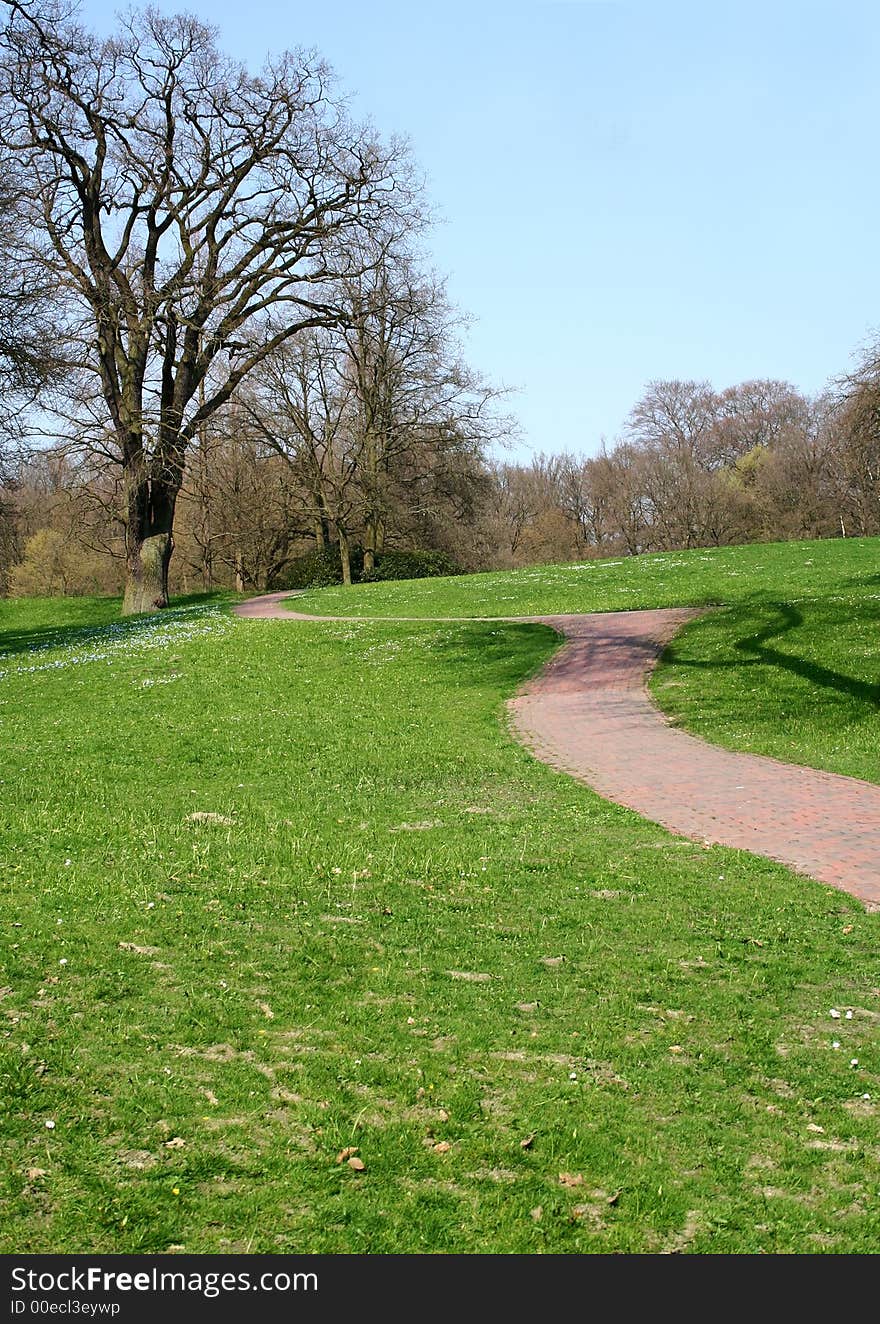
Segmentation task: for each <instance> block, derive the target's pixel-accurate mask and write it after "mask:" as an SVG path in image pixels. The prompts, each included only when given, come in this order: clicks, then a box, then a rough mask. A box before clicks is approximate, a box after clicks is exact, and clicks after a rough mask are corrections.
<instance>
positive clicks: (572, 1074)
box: [568, 1071, 578, 1080]
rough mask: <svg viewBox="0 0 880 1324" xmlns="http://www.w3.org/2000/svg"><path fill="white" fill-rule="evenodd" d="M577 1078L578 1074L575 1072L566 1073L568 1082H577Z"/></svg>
mask: <svg viewBox="0 0 880 1324" xmlns="http://www.w3.org/2000/svg"><path fill="white" fill-rule="evenodd" d="M577 1078H578V1073H577V1072H576V1071H569V1073H568V1079H569V1080H577Z"/></svg>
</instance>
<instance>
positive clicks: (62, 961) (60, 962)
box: [58, 956, 67, 965]
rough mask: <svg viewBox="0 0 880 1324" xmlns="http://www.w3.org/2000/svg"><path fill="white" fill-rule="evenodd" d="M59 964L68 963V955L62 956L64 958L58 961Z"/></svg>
mask: <svg viewBox="0 0 880 1324" xmlns="http://www.w3.org/2000/svg"><path fill="white" fill-rule="evenodd" d="M58 964H59V965H67V957H66V956H62V958H61V960H60V961H59V962H58Z"/></svg>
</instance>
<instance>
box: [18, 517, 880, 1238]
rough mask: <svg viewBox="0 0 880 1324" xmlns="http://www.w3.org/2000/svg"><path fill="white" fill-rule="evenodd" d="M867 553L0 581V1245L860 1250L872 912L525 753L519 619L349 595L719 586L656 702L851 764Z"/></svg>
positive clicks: (662, 592)
mask: <svg viewBox="0 0 880 1324" xmlns="http://www.w3.org/2000/svg"><path fill="white" fill-rule="evenodd" d="M878 565H880V541H877V540H875V541H871V540H862V541H856V540H853V541H847V542H843V541H839V542H829V543H800V544H790V545H787V546H782V545H780V546H772V547H766V546H764V547H746V548H730V549H723V550H720V551H710V552H692V553H675V554H670V555H668V556H665V557H661V556H656V557H654V556H652V557H643V558H635V559H633V560H628V561H619V562H615V563H609V562H604V563H602V562H590V563H586V564H585V565H575V566H559V567H540V568H537V569H534V570H529V571H518V572H514V573H512V574H509V575H481V576H469V577H467V578H462V579H449V580H443V581H416V582H409V583H403V584H397V585H370V586H363V587H362V588H357V589H353V590H348V591H345V592H343V591H341V590H324V591H322V592H321V593H314V594H310V595H308V596H307V597H306V598H303V599H300V600H299V601H298V603H297V606H300V607H302V608H303V609H305V610H308V611H315V612H346V613H349V614H351V616H352V617H353V619H351V620H348V621H338V622H330V623H296V622H287V621H251V622H247V621H240V620H237V619H235V618H234V617H232V616H231V615H230V614H229V601H228V599H226V598H224V597H223V596H222V595H218V596H215V597H213V598H211V597H209V598H202V599H189V600H186V601H185V602H183V603H181V604H180V605H178V606H175V607H174V608H172V609H171V610H169V611H168V612H166V613H163V614H162V615H161V617H159V618H155V617H143V618H131V619H128V620H126V621H119V620H118V619H117V612H118V603H113V602H108V601H106V600H77V601H70V600H60V599H56V600H52V601H51V602H45V601H4V602H2V603H0V738H2V749H3V766H2V771H0V864H2V869H0V886H2V906H0V916H2V920H0V934H2V969H0V1030H2V1036H0V1053H2V1059H0V1060H2V1072H3V1081H2V1091H0V1106H2V1117H0V1150H2V1158H3V1162H2V1164H0V1168H2V1176H0V1181H2V1188H0V1229H2V1230H0V1251H2V1252H5V1253H36V1252H48V1251H57V1252H69V1253H74V1252H95V1253H97V1252H118V1253H128V1252H135V1253H137V1252H159V1253H169V1252H172V1253H173V1252H174V1251H175V1250H185V1251H187V1252H192V1253H197V1252H207V1253H224V1252H229V1253H243V1252H247V1251H252V1252H265V1253H286V1252H303V1253H306V1252H341V1253H352V1254H360V1253H371V1254H389V1253H409V1252H419V1253H423V1252H430V1253H435V1252H436V1253H450V1252H452V1253H455V1252H464V1253H468V1252H519V1253H529V1254H534V1253H555V1254H560V1253H561V1254H580V1253H593V1252H597V1253H603V1252H604V1253H607V1252H637V1253H655V1252H669V1253H701V1252H702V1253H706V1252H721V1253H745V1252H754V1251H767V1252H771V1253H779V1252H801V1253H814V1252H828V1253H853V1252H860V1251H861V1252H868V1251H874V1250H876V1246H877V1244H878V1235H880V1213H878V1208H880V1206H878V1201H877V1189H878V1180H880V1137H878V1127H877V1100H878V1098H880V1028H878V1027H880V987H878V984H880V979H878V969H877V958H876V952H877V943H878V937H880V928H878V924H880V919H878V916H877V915H876V914H867V913H866V912H865V909H864V907H863V906H862V905H860V904H859V903H858V902H857V901H855V900H853V899H852V898H849V897H847V896H846V895H844V894H842V893H839V892H836V891H834V890H833V889H830V888H827V887H823V886H821V885H820V884H818V883H814V882H811V881H809V880H806V879H803V878H800V877H797V876H795V875H794V874H792V873H790V872H789V871H788V870H786V869H784V868H782V867H781V866H779V865H776V864H773V863H771V862H770V861H766V860H762V859H758V858H756V857H753V856H750V855H747V854H745V853H743V852H736V851H730V850H725V849H722V848H711V849H707V848H704V847H703V846H700V845H698V844H696V843H693V842H690V841H686V840H683V839H681V838H675V837H673V836H671V835H669V834H668V833H666V832H664V831H663V830H661V829H660V828H658V827H656V826H654V825H652V824H650V823H647V822H645V821H643V820H641V819H639V818H638V817H637V816H636V815H634V814H633V813H631V812H629V811H628V810H625V809H622V808H619V807H617V806H614V805H611V804H608V803H607V802H605V801H603V800H601V799H600V798H599V797H598V796H596V795H595V794H593V793H592V792H591V791H590V790H589V789H588V788H587V787H585V786H582V785H580V784H579V783H577V782H575V781H574V780H572V779H571V778H569V777H567V776H565V775H563V774H559V773H556V772H554V771H552V770H551V769H549V768H547V767H545V766H544V765H542V764H541V763H538V762H537V761H535V760H534V759H533V758H532V757H531V756H530V755H529V754H528V753H527V752H526V751H525V750H524V749H523V748H521V747H520V746H519V745H518V744H517V743H516V742H515V741H514V739H513V738H512V737H511V735H510V733H509V732H508V730H507V727H506V724H505V716H504V702H505V700H506V699H507V698H508V697H509V696H510V695H511V694H512V693H513V692H514V691H515V689H516V688H517V686H518V685H519V684H520V683H522V681H523V680H524V679H525V678H526V677H528V676H529V675H530V674H532V673H533V672H534V671H535V670H536V669H538V668H539V667H540V666H541V665H542V664H543V663H544V662H545V661H546V660H547V659H548V658H549V657H550V656H551V655H552V653H553V651H554V650H555V648H556V647H557V644H558V638H557V636H556V635H555V634H554V632H553V631H551V630H550V629H549V628H547V627H546V626H542V625H535V624H523V623H504V622H499V621H483V622H469V621H467V620H465V619H455V620H451V621H437V622H435V623H432V622H431V621H427V622H396V621H392V620H387V621H378V622H370V621H367V620H358V619H356V618H357V617H358V616H361V617H366V616H368V615H382V616H388V617H391V616H395V615H400V616H405V615H419V616H421V615H424V616H429V617H442V616H450V617H456V618H463V617H466V616H495V615H499V616H500V615H533V614H541V613H558V612H565V611H590V610H620V609H624V608H632V607H656V606H669V605H682V604H687V605H697V606H699V605H706V606H712V607H713V608H714V610H712V611H709V612H707V614H706V615H705V616H703V617H701V618H700V619H698V620H697V621H695V622H694V623H693V624H692V625H690V626H689V627H688V629H687V630H686V631H684V632H683V633H682V634H681V635H680V636H679V637H678V638H677V639H676V640H675V641H674V642H673V644H672V645H671V646H670V648H669V650H668V652H667V657H666V660H665V662H664V664H663V666H662V667H661V668H659V669H658V671H657V673H656V674H655V677H654V681H653V686H654V694H655V697H656V698H657V700H658V702H661V703H662V704H663V706H664V707H666V708H667V709H668V710H669V712H670V713H671V715H672V716H673V718H674V720H676V721H678V722H680V723H682V724H684V725H687V726H689V727H690V728H691V729H693V730H695V731H698V732H700V733H702V734H704V735H706V736H707V737H708V738H711V739H713V740H718V741H721V742H723V743H725V744H728V745H731V746H733V747H738V748H748V749H755V750H759V751H761V752H766V753H771V754H774V755H775V756H776V757H780V758H787V759H791V760H795V761H799V762H803V763H809V764H813V765H814V766H818V767H828V768H832V769H833V770H835V771H839V772H846V773H851V774H853V775H857V776H860V777H864V778H868V779H870V780H874V781H877V780H880V769H878V762H877V747H878V744H880V741H878V739H877V716H878V678H880V631H878V618H880V612H878V604H880V574H878ZM832 1009H834V1010H837V1011H839V1012H840V1017H839V1018H832V1017H831V1015H830V1012H831V1010H832ZM848 1013H851V1015H848Z"/></svg>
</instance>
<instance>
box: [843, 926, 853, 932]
mask: <svg viewBox="0 0 880 1324" xmlns="http://www.w3.org/2000/svg"><path fill="white" fill-rule="evenodd" d="M852 931H853V926H852V925H851V924H844V926H843V932H844V933H852Z"/></svg>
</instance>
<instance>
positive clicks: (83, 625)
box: [0, 590, 239, 656]
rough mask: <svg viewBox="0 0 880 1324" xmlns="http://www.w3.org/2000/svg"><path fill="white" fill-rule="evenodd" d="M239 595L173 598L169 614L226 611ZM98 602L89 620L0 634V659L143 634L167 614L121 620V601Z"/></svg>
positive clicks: (112, 599) (143, 613)
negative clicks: (110, 633) (205, 609)
mask: <svg viewBox="0 0 880 1324" xmlns="http://www.w3.org/2000/svg"><path fill="white" fill-rule="evenodd" d="M238 596H239V595H238V594H235V593H230V592H227V591H224V590H220V591H214V592H211V593H188V594H186V595H185V596H181V597H177V598H173V599H172V600H171V603H170V604H169V606H168V608H167V609H166V610H167V613H168V615H170V616H173V615H174V612H175V610H179V609H185V610H189V609H192V608H193V607H203V606H204V607H208V606H215V607H225V606H227V605H229V604H231V603H233V602H236V601H238ZM95 601H96V600H94V599H92V600H90V605H89V608H88V610H87V612H84V614H87V615H88V616H89V617H90V619H88V620H82V619H81V620H79V621H77V620H75V619H74V620H70V619H68V621H66V622H65V623H64V624H59V625H41V626H34V627H32V628H30V629H20V628H11V629H7V630H0V656H12V655H14V654H17V653H34V652H43V651H47V650H49V649H51V648H66V647H67V646H68V644H73V643H77V642H80V641H81V642H83V643H87V642H89V641H90V640H92V639H99V638H101V637H103V636H104V635H105V634H106V632H107V630H108V629H110V628H112V630H113V633H114V634H115V635H116V636H117V637H118V636H122V637H125V636H128V635H132V636H136V635H138V634H140V633H141V632H142V631H143V629H144V625H145V623H146V622H149V621H152V620H155V619H157V618H160V617H162V616H163V615H165V613H164V612H142V613H141V614H139V615H137V616H121V615H120V614H119V613H120V607H121V599H120V598H106V599H103V600H100V605H99V606H96V605H93V604H94V603H95ZM59 602H66V603H67V604H68V605H70V600H69V599H67V600H65V599H59Z"/></svg>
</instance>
